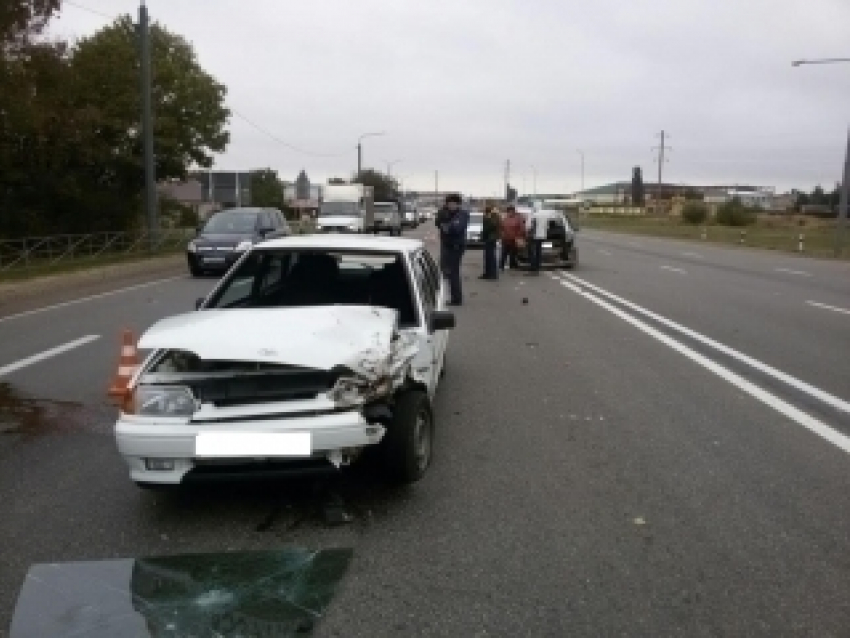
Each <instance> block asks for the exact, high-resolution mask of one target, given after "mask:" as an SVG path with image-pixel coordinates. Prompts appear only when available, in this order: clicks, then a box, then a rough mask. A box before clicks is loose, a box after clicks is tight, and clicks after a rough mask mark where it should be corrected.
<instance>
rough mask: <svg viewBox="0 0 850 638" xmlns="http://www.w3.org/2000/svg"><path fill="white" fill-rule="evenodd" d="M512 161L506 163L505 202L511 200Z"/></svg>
mask: <svg viewBox="0 0 850 638" xmlns="http://www.w3.org/2000/svg"><path fill="white" fill-rule="evenodd" d="M510 187H511V160H508V161H507V162H505V201H509V200H510Z"/></svg>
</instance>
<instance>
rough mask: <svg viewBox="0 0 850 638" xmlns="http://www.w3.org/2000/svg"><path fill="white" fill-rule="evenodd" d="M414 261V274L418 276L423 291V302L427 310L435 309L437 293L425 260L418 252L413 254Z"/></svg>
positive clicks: (417, 280)
mask: <svg viewBox="0 0 850 638" xmlns="http://www.w3.org/2000/svg"><path fill="white" fill-rule="evenodd" d="M412 262H413V275H414V277H416V282H417V284H418V286H419V289H420V290H421V291H422V302H423V305H424V306H425V310H433V309H434V308H435V307H436V305H437V293H436V291H435V290H434V286H433V285H432V283H431V281H430V278H429V277H428V275H427V273H426V270H425V265H424V262H423V261H422V258H421V256H420V255H418V254H417V255H414V256H413V260H412Z"/></svg>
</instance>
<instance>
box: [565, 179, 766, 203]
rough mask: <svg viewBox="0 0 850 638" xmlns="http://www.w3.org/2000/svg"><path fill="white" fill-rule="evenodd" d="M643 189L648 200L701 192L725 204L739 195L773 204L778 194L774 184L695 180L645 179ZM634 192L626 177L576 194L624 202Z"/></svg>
mask: <svg viewBox="0 0 850 638" xmlns="http://www.w3.org/2000/svg"><path fill="white" fill-rule="evenodd" d="M643 189H644V194H645V196H646V198H647V200H650V201H651V200H658V199H670V198H672V197H685V196H687V195H690V194H692V193H697V194H698V195H701V196H702V198H703V200H704V201H705V202H706V203H708V204H722V203H725V202H727V201H730V200H731V199H732V198H733V197H738V198H739V199H741V201H744V202H746V203H748V204H752V205H758V206H761V207H762V208H770V206H771V205H772V204H771V201H772V199H773V198H774V197H775V191H774V189H772V188H767V187H762V186H746V185H735V186H698V185H694V184H669V183H662V184H659V183H658V182H644V185H643ZM631 194H632V183H631V182H630V181H629V182H626V181H623V182H612V183H610V184H604V185H602V186H597V187H595V188H588V189H585V190H583V191H579V192H577V193H575V194H574V195H573V197H575V198H577V199H581V200H583V201H586V202H590V203H591V204H595V205H602V206H604V205H612V204H616V205H624V204H629V203H630V202H631Z"/></svg>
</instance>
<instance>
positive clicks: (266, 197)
mask: <svg viewBox="0 0 850 638" xmlns="http://www.w3.org/2000/svg"><path fill="white" fill-rule="evenodd" d="M251 204H253V205H254V206H268V207H269V208H278V209H281V210H283V208H284V204H283V184H282V183H281V181H280V179H279V178H278V176H277V171H274V170H272V169H270V168H264V169H262V170H258V171H251Z"/></svg>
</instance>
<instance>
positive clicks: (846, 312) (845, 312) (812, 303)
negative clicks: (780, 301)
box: [806, 301, 850, 315]
mask: <svg viewBox="0 0 850 638" xmlns="http://www.w3.org/2000/svg"><path fill="white" fill-rule="evenodd" d="M806 303H807V304H809V305H810V306H814V307H815V308H823V309H824V310H832V312H840V313H841V314H843V315H850V310H847V309H846V308H839V307H837V306H828V305H826V304H825V303H818V302H817V301H807V302H806Z"/></svg>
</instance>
